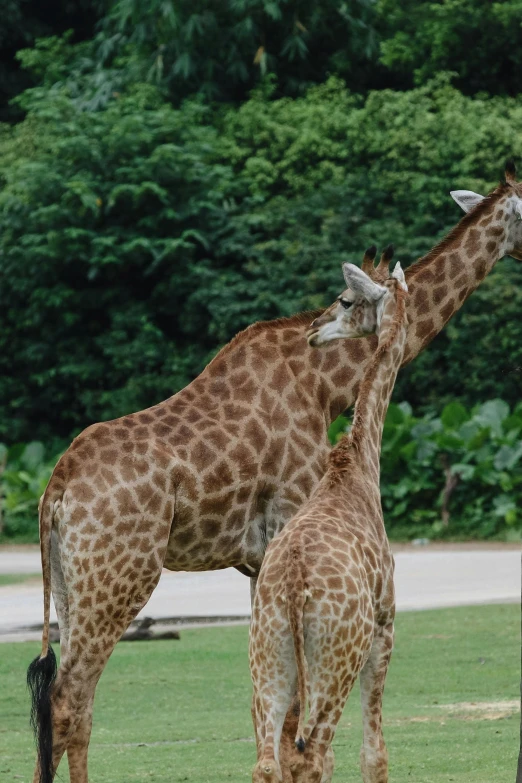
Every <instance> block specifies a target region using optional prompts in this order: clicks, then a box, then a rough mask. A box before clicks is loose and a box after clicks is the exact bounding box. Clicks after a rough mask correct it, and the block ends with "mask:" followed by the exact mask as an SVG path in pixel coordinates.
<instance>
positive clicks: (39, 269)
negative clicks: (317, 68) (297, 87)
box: [0, 80, 522, 442]
mask: <svg viewBox="0 0 522 783" xmlns="http://www.w3.org/2000/svg"><path fill="white" fill-rule="evenodd" d="M22 103H23V106H24V108H25V109H26V110H27V112H28V113H27V117H26V119H25V120H24V122H22V123H19V124H18V125H16V126H15V127H14V128H13V129H9V128H4V132H3V135H1V136H0V178H1V179H0V181H1V185H2V187H1V189H0V252H1V257H2V262H1V264H0V319H1V324H2V328H1V330H0V437H1V438H2V439H3V440H7V441H9V442H14V441H17V440H26V441H27V440H31V439H34V438H38V439H42V438H49V437H54V436H60V437H67V436H68V435H69V434H70V433H71V431H74V430H76V431H77V430H79V429H81V428H82V427H83V426H85V425H86V424H88V423H90V422H91V421H93V420H97V419H106V418H111V417H114V416H117V415H119V414H121V413H123V412H127V411H130V410H135V409H137V408H140V407H144V406H146V405H148V404H152V403H154V402H157V401H159V400H160V399H162V398H164V397H166V396H168V395H169V394H171V393H173V392H174V391H176V390H177V389H179V388H180V387H182V386H183V385H185V384H186V383H187V382H188V381H189V380H190V379H191V378H192V377H194V376H195V375H196V374H197V373H198V372H199V371H200V370H201V369H202V367H203V366H204V364H205V361H206V360H207V359H208V358H209V356H210V355H212V353H213V352H215V350H216V349H217V348H218V347H219V346H220V345H221V344H223V343H224V342H226V341H227V340H228V339H230V338H231V337H232V336H233V335H234V334H235V333H236V332H237V331H238V329H240V328H243V327H245V326H247V325H248V324H249V323H252V322H253V321H255V320H259V319H262V318H272V317H276V316H278V315H280V314H290V313H292V312H295V311H296V310H299V309H306V308H310V307H317V306H320V305H321V304H326V303H328V301H329V300H330V299H331V298H332V297H333V296H334V295H335V294H337V292H338V291H339V289H340V288H341V287H342V280H341V274H340V266H341V262H342V261H343V260H346V258H351V259H353V260H358V259H359V257H360V254H361V250H362V248H364V247H365V246H367V245H369V244H370V243H371V242H372V241H377V242H378V243H379V244H381V245H384V244H386V243H388V242H389V241H394V242H395V243H396V246H397V248H398V255H399V257H400V258H401V260H402V261H404V262H406V263H408V262H410V261H412V260H413V259H414V258H415V257H416V256H418V255H420V254H421V253H422V252H424V251H427V250H428V249H429V247H430V246H431V245H432V244H433V242H434V239H435V238H436V237H437V236H440V234H441V232H443V231H444V229H445V228H446V229H447V228H449V227H451V226H452V225H453V224H454V223H455V222H456V220H457V219H459V218H460V214H459V213H458V212H457V208H456V206H455V205H454V203H453V202H452V201H451V199H450V198H449V197H448V190H449V189H450V188H451V187H458V186H461V185H467V186H471V187H473V188H475V189H477V190H481V191H487V190H488V189H489V188H490V187H491V186H492V185H493V184H494V183H495V178H496V174H497V171H498V161H499V160H502V159H503V158H504V157H505V156H506V155H507V153H508V152H509V151H510V150H512V149H513V146H514V143H513V129H516V128H522V110H521V109H520V108H519V107H518V105H517V103H516V102H515V101H512V100H511V99H500V98H495V99H483V100H480V101H479V100H472V99H470V98H465V97H463V96H462V95H461V94H460V93H459V92H457V91H456V90H455V89H453V88H452V87H450V86H449V85H448V84H447V83H446V82H445V81H444V80H439V81H436V82H434V83H432V84H430V85H428V86H427V87H422V88H418V89H416V90H413V91H411V92H407V93H397V92H391V91H382V92H378V93H371V94H370V95H369V96H368V98H367V99H366V100H363V99H361V98H360V97H359V96H357V95H354V94H352V93H350V92H349V91H348V90H346V89H345V88H344V87H343V85H342V84H341V83H340V82H338V81H335V80H331V81H329V82H328V83H327V84H325V85H323V86H321V87H316V88H313V89H312V90H311V91H310V92H309V93H308V94H307V96H306V97H304V98H301V99H297V100H293V101H290V100H288V99H282V100H276V101H274V100H270V97H269V96H267V95H266V94H263V93H262V92H258V93H256V94H255V95H254V96H253V97H252V98H251V99H250V100H249V101H248V102H246V103H245V104H243V106H242V107H241V108H240V109H239V110H226V111H221V112H220V113H219V115H218V116H217V117H216V116H215V115H214V114H212V112H210V111H209V110H208V109H207V108H205V106H204V105H202V104H201V103H200V102H189V103H185V104H184V105H183V106H182V107H181V108H180V109H174V108H172V106H171V105H170V104H168V103H167V102H165V101H164V100H163V99H162V97H161V95H160V93H159V92H158V91H157V90H156V89H155V88H153V87H151V86H147V85H136V86H135V87H133V88H132V89H129V90H127V91H125V92H124V93H123V94H121V95H120V96H118V97H116V98H114V99H113V100H111V101H110V102H109V104H108V105H107V107H106V108H105V110H104V111H98V112H86V111H82V110H81V109H80V108H79V107H78V106H77V104H76V103H75V101H74V100H73V99H71V98H70V97H69V95H68V91H67V89H66V88H65V87H64V88H63V89H62V90H54V91H53V92H52V94H49V93H48V92H47V91H46V90H45V89H44V88H35V89H34V90H32V91H28V92H26V93H25V94H24V96H23V101H22ZM445 129H446V131H445ZM434 139H437V140H439V141H438V145H435V144H434ZM521 139H522V135H520V134H519V136H518V141H516V144H518V145H519V147H520V151H519V152H520V153H522V141H521ZM419 151H422V153H423V154H422V155H419ZM515 151H518V149H517V148H516V145H515ZM521 275H522V268H521V266H520V264H517V263H515V262H513V261H511V262H509V263H507V262H503V263H502V265H500V266H499V268H498V271H497V272H495V273H494V274H493V275H492V276H491V278H490V279H489V281H488V284H487V286H485V287H484V288H483V291H484V292H485V293H483V294H482V293H478V292H477V293H476V294H474V296H473V297H472V298H471V300H470V302H469V303H468V304H467V305H466V307H465V308H464V310H463V312H462V315H461V316H459V317H457V318H456V319H454V320H453V321H452V323H451V325H450V327H449V328H448V329H447V330H446V332H445V333H444V335H442V336H441V337H440V338H439V339H438V340H437V341H436V344H435V345H434V346H433V348H432V349H430V351H427V352H426V353H425V355H424V357H422V358H421V360H420V361H418V362H415V363H414V364H413V365H412V367H411V369H410V370H409V371H408V372H407V373H405V374H404V375H403V376H402V379H401V380H400V382H399V386H398V391H397V394H398V395H399V398H403V399H407V400H408V401H409V402H411V403H412V404H413V405H414V407H415V408H417V407H419V406H424V407H426V406H430V405H431V406H433V405H437V404H438V401H439V400H440V399H441V398H442V399H443V400H444V401H446V400H447V399H448V397H449V398H450V399H452V398H454V397H457V398H459V399H461V400H462V401H463V402H464V403H465V404H467V405H470V404H473V403H474V402H475V401H476V399H477V391H479V393H482V394H483V395H484V397H485V396H486V395H487V396H488V397H491V396H499V397H502V398H504V399H506V400H507V401H508V402H509V403H510V404H514V403H515V402H516V401H517V400H518V390H519V387H518V382H517V381H518V377H519V376H518V375H517V373H516V372H514V373H511V374H510V370H512V369H513V368H516V367H517V366H518V365H520V364H522V334H521V330H522V325H521V323H520V319H519V318H518V315H517V314H518V313H519V312H520V304H521V302H520V297H521V296H522V294H521V293H520V291H521V288H520V285H519V283H520V280H521ZM510 315H511V317H510ZM492 324H495V325H497V324H502V332H501V335H502V336H501V338H500V340H501V343H502V344H501V345H499V344H498V342H499V340H498V333H497V330H496V329H495V330H493V329H491V325H492ZM488 341H490V342H492V341H495V352H494V354H495V358H494V359H493V360H491V361H493V362H494V363H495V364H496V368H497V370H498V372H497V374H491V373H489V372H488V373H487V375H486V377H479V376H481V375H483V367H484V364H483V362H481V360H480V358H481V354H477V352H476V350H475V347H476V346H477V345H481V344H483V342H485V343H486V344H487V342H488ZM489 362H490V359H489V358H488V366H490V365H489ZM448 368H451V369H448ZM452 373H453V375H454V376H455V377H454V378H453V379H452V381H453V383H452V384H451V385H449V384H448V374H449V376H451V374H452ZM477 380H478V381H479V383H478V387H477Z"/></svg>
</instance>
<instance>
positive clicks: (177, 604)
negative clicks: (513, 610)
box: [0, 547, 520, 638]
mask: <svg viewBox="0 0 522 783" xmlns="http://www.w3.org/2000/svg"><path fill="white" fill-rule="evenodd" d="M395 562H396V590H397V608H398V610H399V611H404V610H412V609H432V608H438V607H447V606H466V605H471V604H488V603H500V602H516V601H519V600H520V553H519V552H518V551H514V550H507V551H506V550H502V549H501V550H499V549H492V550H484V549H480V550H478V551H477V550H469V551H467V550H466V549H462V548H459V550H458V551H452V550H450V551H448V550H447V549H444V550H434V551H431V550H430V547H425V548H424V547H423V548H419V549H418V550H410V551H399V552H396V554H395ZM39 571H40V556H39V552H38V551H37V550H36V549H34V550H30V551H9V550H6V549H4V550H2V551H0V574H2V573H3V574H6V573H11V574H15V573H16V574H20V573H26V574H36V573H38V572H39ZM249 612H250V593H249V580H248V579H247V578H245V577H244V576H242V575H241V574H239V573H238V572H237V571H235V570H234V569H226V570H224V571H214V572H204V573H187V572H179V573H172V572H169V571H164V572H163V574H162V577H161V579H160V582H159V585H158V587H157V588H156V590H155V591H154V593H153V595H152V597H151V599H150V601H149V602H148V604H147V605H146V606H145V608H144V609H143V610H142V612H141V615H142V616H149V617H156V618H158V617H172V616H184V617H187V616H199V617H202V616H205V617H213V616H216V617H217V616H224V615H226V616H245V615H248V614H249ZM51 619H53V620H55V619H56V615H55V613H54V607H53V609H52V612H51ZM41 622H42V588H41V584H40V583H39V581H38V580H34V582H30V583H26V584H19V585H11V586H6V587H0V638H2V636H4V635H5V634H6V633H7V632H8V631H10V630H12V629H15V628H20V627H22V626H28V625H36V624H38V623H41Z"/></svg>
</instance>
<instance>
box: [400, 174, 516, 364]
mask: <svg viewBox="0 0 522 783" xmlns="http://www.w3.org/2000/svg"><path fill="white" fill-rule="evenodd" d="M510 195H511V193H510V191H509V189H508V188H507V186H505V185H501V186H499V187H498V188H496V190H494V191H493V192H492V193H491V194H490V195H489V196H487V197H486V198H485V199H484V200H483V201H482V202H480V203H479V205H478V206H477V207H475V209H473V210H472V211H471V212H469V213H468V214H467V215H465V216H464V217H463V218H462V220H461V221H460V222H459V223H458V224H457V226H455V228H454V229H453V230H452V231H450V233H449V234H448V235H447V236H446V237H445V238H444V239H443V240H442V241H441V242H439V244H438V245H436V246H435V247H434V248H433V249H432V250H431V251H430V252H429V253H428V254H427V255H426V256H424V257H423V258H421V259H420V260H419V261H417V262H416V263H415V264H413V265H412V266H410V267H409V268H408V269H407V270H406V282H407V284H408V289H409V291H410V298H409V304H408V314H409V319H410V323H411V327H410V329H409V330H408V337H407V344H406V350H405V355H404V362H405V363H406V362H409V361H411V360H412V359H413V358H414V357H415V356H417V354H418V353H420V351H422V349H423V348H425V347H426V345H427V344H428V343H429V342H431V340H432V339H433V338H434V337H435V335H437V334H438V333H439V332H440V331H441V329H442V328H443V327H444V326H445V324H446V323H447V322H448V321H449V319H450V318H451V317H452V316H453V315H454V314H455V313H456V312H457V310H459V309H460V308H461V307H462V305H463V304H464V302H465V301H466V299H467V298H468V296H469V295H470V294H471V293H472V292H473V291H474V290H475V289H476V288H477V287H478V286H479V285H480V283H481V282H482V280H483V279H484V278H485V277H486V275H487V274H489V272H490V271H491V269H492V268H493V266H494V265H495V264H496V262H497V261H498V260H499V259H500V258H502V256H504V255H505V252H506V244H507V237H508V232H509V231H510V229H511V228H512V226H511V221H514V220H515V218H514V216H510V212H509V210H508V209H507V203H506V202H507V200H508V199H509V197H510Z"/></svg>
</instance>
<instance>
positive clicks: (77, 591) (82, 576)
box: [28, 169, 522, 783]
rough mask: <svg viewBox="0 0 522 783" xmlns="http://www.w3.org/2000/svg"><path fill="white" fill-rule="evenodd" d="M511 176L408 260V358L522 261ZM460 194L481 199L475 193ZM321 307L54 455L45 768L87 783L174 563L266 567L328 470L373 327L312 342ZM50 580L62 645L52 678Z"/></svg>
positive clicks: (44, 675)
mask: <svg viewBox="0 0 522 783" xmlns="http://www.w3.org/2000/svg"><path fill="white" fill-rule="evenodd" d="M506 177H507V183H506V184H505V185H501V186H499V187H498V188H497V189H496V190H495V191H493V193H491V194H490V195H489V196H488V197H487V198H486V199H484V200H483V202H482V203H481V204H478V206H476V207H475V208H474V209H473V210H472V211H471V212H470V214H469V215H467V216H465V217H464V218H463V220H462V221H461V222H460V223H459V225H458V226H457V228H456V229H454V230H453V231H452V232H451V233H450V234H449V236H448V237H447V238H446V239H445V240H443V241H442V242H441V243H440V244H439V245H437V247H436V248H434V249H433V250H432V251H431V252H430V253H429V254H428V255H427V256H426V257H425V258H424V259H422V260H421V261H420V262H418V263H417V264H415V265H414V266H413V267H410V269H408V271H407V280H408V285H409V286H410V290H411V297H410V302H409V304H408V311H409V313H410V314H411V316H412V320H413V321H415V324H414V326H413V327H412V328H411V329H409V330H408V337H407V346H406V357H407V359H408V360H410V359H412V358H413V357H414V356H415V355H416V354H417V353H419V351H420V350H421V349H422V348H424V346H425V345H426V344H427V343H428V342H429V341H430V340H431V339H432V338H433V337H434V336H435V334H436V333H437V332H438V331H439V330H440V329H441V328H442V327H443V325H444V324H445V323H446V321H447V320H448V319H449V318H450V317H451V315H452V314H453V313H454V312H455V311H456V310H458V309H459V307H460V306H461V304H462V303H463V302H464V300H465V299H466V297H467V296H468V295H469V294H470V293H471V292H472V291H473V290H474V289H475V288H476V287H477V286H478V285H479V283H480V281H481V280H482V279H483V277H485V275H486V274H487V273H488V272H489V271H490V269H491V268H492V267H493V265H494V263H495V262H496V261H497V259H498V258H501V257H502V256H503V255H505V254H506V253H509V254H511V255H514V256H515V257H519V258H521V259H522V223H520V222H519V221H518V220H517V215H519V214H522V199H521V196H522V186H521V185H519V184H517V183H516V182H515V181H514V171H513V170H512V169H508V171H507V172H506ZM456 198H457V200H459V202H460V203H461V204H462V205H465V208H466V209H467V208H468V204H469V194H468V196H466V194H464V195H462V194H460V195H459V194H457V196H456ZM466 198H468V201H466ZM480 198H481V197H480V196H473V197H472V200H473V199H475V200H477V199H480ZM315 315H317V313H316V314H315ZM313 317H314V316H313V315H312V314H306V313H305V314H300V315H297V316H294V317H293V318H288V319H279V320H277V321H273V322H268V323H261V324H256V325H254V326H252V327H249V328H248V329H246V330H245V331H244V332H242V333H241V334H240V335H238V336H237V337H236V338H235V339H234V340H232V342H231V343H230V344H229V345H228V346H226V347H225V348H224V349H223V350H222V351H221V352H220V353H219V354H218V355H217V356H216V358H215V359H214V360H213V361H212V362H211V363H210V364H209V366H208V367H207V368H206V369H205V370H204V371H203V372H202V374H201V375H200V376H199V377H198V378H196V380H195V381H193V382H192V383H191V384H190V385H189V386H188V387H187V388H186V389H183V390H182V391H180V392H179V393H178V394H176V395H175V396H173V397H171V398H170V399H168V400H165V401H164V402H162V403H160V404H159V405H156V406H154V407H152V408H149V409H148V410H146V411H141V412H139V413H135V414H132V415H129V416H124V417H122V418H120V419H116V420H115V421H110V422H105V423H103V424H96V425H94V426H92V427H89V428H88V429H87V430H85V431H84V432H83V433H82V434H81V435H80V436H79V437H78V438H76V439H75V440H74V442H73V443H72V445H71V447H70V448H69V449H68V451H67V452H66V453H65V454H64V456H63V457H62V458H61V460H60V461H59V463H58V465H57V466H56V468H55V471H54V473H53V475H52V477H51V480H50V482H49V485H48V487H47V489H46V491H45V494H44V496H43V499H42V502H41V506H40V542H41V543H40V545H41V550H42V570H43V578H44V632H43V639H42V654H41V656H40V657H39V658H37V659H36V660H35V661H34V662H33V664H32V665H31V667H30V670H29V672H28V676H29V681H30V683H31V684H32V685H33V687H34V689H35V697H34V699H33V717H34V722H35V726H36V728H37V734H38V744H39V758H41V759H42V765H40V764H39V763H38V764H37V768H36V771H35V781H38V780H39V779H40V778H41V781H42V783H51V781H52V780H53V776H54V771H55V770H56V767H57V765H58V762H59V760H60V758H61V757H62V755H63V753H64V752H65V750H67V754H68V758H69V768H70V770H71V772H70V775H71V780H72V781H73V783H87V751H88V744H89V738H90V733H91V721H92V703H93V698H94V690H95V688H96V684H97V682H98V679H99V677H100V675H101V673H102V671H103V668H104V666H105V664H106V662H107V660H108V658H109V656H110V654H111V652H112V650H113V648H114V645H115V644H116V642H117V641H118V639H119V638H120V636H121V634H122V632H123V631H124V630H125V629H126V628H127V626H128V624H129V622H130V621H131V620H132V619H133V618H134V617H135V616H136V614H137V613H138V612H139V610H140V609H141V608H142V607H143V606H144V605H145V604H146V603H147V601H148V599H149V597H150V595H151V593H152V591H153V589H154V587H155V586H156V584H157V582H158V580H159V577H160V574H161V568H162V566H165V567H166V568H169V569H171V570H174V571H177V570H188V571H203V570H210V569H217V568H226V567H228V566H235V567H236V568H238V569H240V570H241V571H242V572H243V573H245V574H247V575H251V576H253V577H254V578H255V576H256V575H257V573H258V572H259V568H260V566H261V563H262V560H263V556H264V552H265V549H266V546H267V544H268V542H269V541H270V540H271V539H272V538H273V537H274V535H275V534H276V533H278V532H279V531H280V530H281V529H282V527H283V526H284V524H285V523H286V522H287V521H288V520H289V519H291V517H292V516H293V515H294V514H295V513H296V511H297V510H298V509H299V507H300V506H301V505H302V504H303V502H305V501H306V500H307V498H308V497H309V496H310V494H311V492H312V490H313V489H314V487H315V486H316V485H317V483H318V481H319V480H320V478H321V476H322V474H323V471H324V465H325V462H326V459H327V456H328V452H329V447H328V440H327V428H328V426H329V425H330V423H331V421H332V420H333V419H334V418H335V417H336V416H337V415H338V414H339V413H341V412H342V411H343V410H345V409H346V408H348V407H349V406H350V405H351V404H352V403H353V401H354V398H355V394H356V390H357V389H358V387H359V384H360V381H361V378H362V376H363V373H364V371H365V367H366V365H367V363H368V361H369V360H370V358H371V356H372V353H373V351H374V350H375V338H374V337H370V338H368V339H361V340H354V341H350V340H347V341H343V342H342V343H337V344H333V345H330V346H326V347H325V348H324V349H323V350H322V351H320V352H319V351H313V350H311V349H310V348H309V346H308V344H307V341H306V330H307V328H308V326H309V324H310V322H311V320H312V318H313ZM51 589H52V593H53V596H54V601H55V605H56V611H57V614H58V620H59V624H60V632H61V652H62V656H61V663H60V669H59V672H58V676H57V679H56V683H55V685H54V687H51V686H52V684H53V680H54V677H55V661H54V654H53V652H52V649H51V648H50V647H49V644H48V640H49V633H48V624H49V607H50V596H51ZM53 735H54V736H53Z"/></svg>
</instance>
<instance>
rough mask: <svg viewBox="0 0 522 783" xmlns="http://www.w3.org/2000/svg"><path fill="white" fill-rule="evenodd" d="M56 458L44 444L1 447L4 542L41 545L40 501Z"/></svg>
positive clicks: (0, 514)
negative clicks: (39, 542) (47, 451)
mask: <svg viewBox="0 0 522 783" xmlns="http://www.w3.org/2000/svg"><path fill="white" fill-rule="evenodd" d="M56 459H57V458H56V457H54V455H52V456H51V457H49V455H48V454H46V452H45V447H44V446H43V444H42V443H39V442H38V441H34V442H32V443H28V444H23V443H18V444H16V445H15V446H11V448H9V449H8V448H7V447H6V446H4V445H3V444H2V443H0V539H2V538H5V539H7V540H9V539H13V538H14V539H16V540H17V541H35V542H36V541H38V501H39V500H40V497H41V496H42V495H43V493H44V490H45V487H46V486H47V482H48V481H49V478H50V476H51V473H52V470H53V468H54V466H55V464H56Z"/></svg>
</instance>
